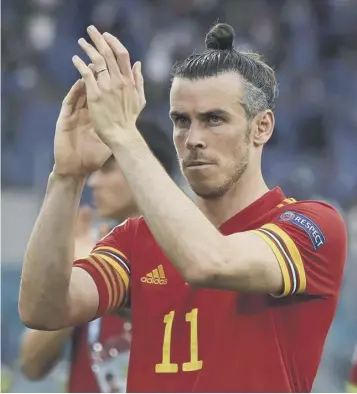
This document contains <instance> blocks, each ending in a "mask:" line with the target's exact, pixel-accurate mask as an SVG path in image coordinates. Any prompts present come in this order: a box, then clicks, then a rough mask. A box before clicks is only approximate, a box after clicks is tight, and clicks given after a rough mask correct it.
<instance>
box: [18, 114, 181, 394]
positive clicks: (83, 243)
mask: <svg viewBox="0 0 357 394" xmlns="http://www.w3.org/2000/svg"><path fill="white" fill-rule="evenodd" d="M138 127H140V130H141V131H142V134H143V136H144V138H145V139H146V141H147V143H148V145H149V146H150V147H151V149H152V151H153V153H154V154H155V156H156V157H157V158H158V160H159V161H160V162H161V163H162V165H163V166H164V168H165V169H166V171H167V172H168V173H169V174H172V173H173V166H174V161H175V153H174V149H173V145H172V143H170V141H169V140H168V138H167V136H166V135H165V134H164V133H163V131H162V130H161V129H160V128H159V127H158V126H157V125H156V124H155V123H154V122H152V121H149V120H141V121H139V122H138ZM88 186H89V187H90V188H91V190H92V196H93V204H94V206H95V209H96V211H97V214H98V216H99V217H100V218H101V219H103V220H104V219H107V220H110V221H115V222H116V223H117V224H119V223H122V222H123V221H125V220H126V219H127V218H130V217H131V218H134V217H138V216H140V214H139V211H138V207H137V205H136V203H135V200H134V197H133V194H132V193H131V191H130V188H129V186H128V184H127V182H126V180H125V178H124V177H123V174H122V172H121V171H120V168H119V166H118V164H117V162H116V161H115V158H114V156H111V157H110V158H109V159H108V160H107V161H106V163H105V164H104V165H103V166H102V167H101V168H100V169H99V170H97V171H95V172H94V173H93V174H92V175H91V176H90V177H89V180H88ZM93 216H94V214H93V210H92V209H91V208H90V207H88V206H84V207H81V208H80V209H79V213H78V218H77V225H76V238H75V253H76V256H77V258H80V257H81V256H86V255H88V253H90V251H91V250H92V249H93V247H94V245H95V244H96V242H97V240H98V239H101V238H103V237H104V236H105V235H106V234H107V233H108V232H109V228H108V226H107V225H106V224H104V225H102V226H101V227H100V230H99V238H98V237H96V236H95V231H94V223H93V220H94V217H93ZM124 312H125V313H124V315H125V317H126V319H124V318H123V317H119V316H115V315H114V316H105V317H103V318H101V319H97V320H95V321H93V322H91V323H88V324H83V325H80V326H77V327H76V328H68V329H65V330H60V331H54V332H52V331H50V332H45V331H37V330H28V331H26V332H25V334H24V338H23V342H22V348H21V358H20V363H21V369H22V372H23V373H24V375H25V376H26V377H28V378H29V379H31V380H38V379H41V378H43V377H44V376H45V375H46V374H47V373H48V372H50V370H51V369H52V368H53V367H54V366H55V364H56V363H57V362H58V361H59V359H60V358H61V356H62V353H63V350H64V346H65V344H66V343H67V341H68V340H69V339H71V342H72V343H71V345H72V356H71V364H70V376H69V383H68V392H70V393H79V392H91V393H97V392H106V391H107V389H108V388H106V385H107V384H108V382H111V389H110V390H111V391H110V392H115V391H112V390H113V387H118V390H119V391H116V392H123V391H125V383H126V376H127V366H128V361H129V360H128V353H129V352H128V350H129V347H128V346H129V345H130V338H131V330H130V326H131V324H130V323H129V320H130V316H129V313H128V312H129V311H124ZM125 320H127V323H125ZM109 342H111V343H110V347H111V348H112V351H113V349H114V351H116V350H117V357H116V359H113V360H110V361H112V363H111V365H109V359H108V357H100V359H103V360H102V361H103V363H102V364H100V363H98V362H97V361H98V360H95V358H96V357H95V354H92V347H93V346H94V345H95V346H97V347H98V345H99V346H101V347H102V349H105V347H108V346H109ZM104 359H105V360H106V361H107V362H106V363H104ZM105 368H107V369H108V368H109V369H110V371H109V372H106V371H105ZM100 369H104V371H100ZM112 370H113V371H112ZM100 372H103V373H105V376H106V377H108V376H111V379H110V380H109V381H108V379H105V381H102V380H103V379H102V376H101V375H100ZM115 381H117V382H118V383H117V385H116V386H113V384H114V382H115Z"/></svg>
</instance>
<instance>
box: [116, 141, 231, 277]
mask: <svg viewBox="0 0 357 394" xmlns="http://www.w3.org/2000/svg"><path fill="white" fill-rule="evenodd" d="M112 149H113V153H114V155H115V158H116V160H117V162H118V164H119V166H120V168H121V170H122V171H123V173H124V176H125V178H126V179H127V181H128V183H129V185H130V188H131V190H132V191H133V194H134V196H135V199H136V202H137V204H138V206H139V208H140V211H141V212H142V213H143V215H144V217H145V220H146V222H147V224H148V226H149V227H150V230H151V232H152V233H153V235H154V236H155V239H156V241H157V242H158V243H159V245H160V246H161V248H162V249H163V250H164V252H165V253H166V255H167V256H168V258H169V259H170V261H171V262H172V263H173V264H174V265H175V266H176V267H177V268H178V269H179V271H180V272H181V274H182V275H183V276H184V278H185V279H186V281H188V282H189V281H191V282H196V281H197V282H199V281H200V280H201V279H202V278H203V276H205V275H207V274H208V275H209V274H210V269H211V268H212V271H213V268H214V266H215V264H219V263H220V262H221V260H222V247H223V245H222V244H223V238H224V237H223V236H222V235H221V234H220V233H219V232H218V230H217V229H216V228H215V227H214V226H213V225H212V224H211V223H210V222H209V220H208V219H207V218H206V217H205V216H204V215H203V213H202V212H201V211H200V210H199V209H198V208H197V206H196V205H195V204H194V203H193V202H192V201H191V200H190V199H189V198H188V197H187V196H186V195H185V194H184V193H183V192H182V191H181V190H180V189H179V188H178V187H177V186H176V185H175V184H174V182H173V181H172V180H171V179H170V177H169V176H168V175H167V174H166V172H165V171H164V169H163V168H162V167H161V165H160V164H159V162H158V161H157V160H156V159H155V157H154V156H153V155H152V154H151V152H150V151H149V149H148V147H147V145H146V144H145V142H144V141H143V140H142V139H141V137H140V136H139V137H138V138H135V141H134V139H132V142H131V143H126V144H118V145H117V146H114V147H112ZM174 206H177V207H179V208H178V209H174ZM219 252H220V253H219Z"/></svg>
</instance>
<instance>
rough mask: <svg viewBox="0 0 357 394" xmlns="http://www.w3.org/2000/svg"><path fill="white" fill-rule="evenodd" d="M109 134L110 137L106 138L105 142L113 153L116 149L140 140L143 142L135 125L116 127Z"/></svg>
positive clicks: (137, 142)
mask: <svg viewBox="0 0 357 394" xmlns="http://www.w3.org/2000/svg"><path fill="white" fill-rule="evenodd" d="M108 134H109V133H108ZM110 135H112V137H111V138H110V139H108V141H107V142H106V144H107V145H108V147H109V148H110V150H111V151H112V152H113V153H114V151H115V150H116V149H121V148H126V147H131V146H133V145H136V144H140V143H141V142H144V143H145V141H144V139H143V137H142V136H141V134H140V132H139V131H138V129H137V128H136V126H135V125H134V126H132V127H130V128H129V127H128V128H126V129H122V128H119V127H117V128H116V129H115V130H114V131H113V132H111V133H110Z"/></svg>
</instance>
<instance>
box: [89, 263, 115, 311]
mask: <svg viewBox="0 0 357 394" xmlns="http://www.w3.org/2000/svg"><path fill="white" fill-rule="evenodd" d="M87 260H88V261H89V262H90V263H91V264H93V265H94V266H95V267H96V268H97V270H98V271H99V272H100V274H101V275H102V277H103V279H104V282H105V284H106V286H107V290H108V296H109V297H108V298H109V301H108V306H107V309H106V313H107V312H108V311H109V310H110V308H111V306H112V304H113V297H114V295H113V291H112V289H111V286H110V283H109V280H108V276H107V275H106V273H105V272H104V270H103V268H102V267H101V266H100V265H99V264H98V263H97V262H96V261H95V259H93V258H92V257H90V256H88V257H87Z"/></svg>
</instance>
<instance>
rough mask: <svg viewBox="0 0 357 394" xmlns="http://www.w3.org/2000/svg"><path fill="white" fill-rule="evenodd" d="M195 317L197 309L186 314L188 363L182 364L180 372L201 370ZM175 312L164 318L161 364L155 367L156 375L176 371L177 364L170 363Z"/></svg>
mask: <svg viewBox="0 0 357 394" xmlns="http://www.w3.org/2000/svg"><path fill="white" fill-rule="evenodd" d="M197 315H198V309H197V308H195V309H192V311H191V312H189V313H186V321H187V322H188V323H190V328H191V330H190V361H189V362H187V363H183V364H182V370H183V371H184V372H188V371H198V370H199V369H202V364H203V362H202V360H199V359H198V334H197V330H198V327H197ZM174 316H175V312H174V311H171V312H170V313H168V314H167V315H165V317H164V323H165V333H164V344H163V347H162V362H161V363H160V364H156V365H155V372H156V373H175V372H177V371H178V364H174V363H172V362H171V331H172V324H173V321H174Z"/></svg>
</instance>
